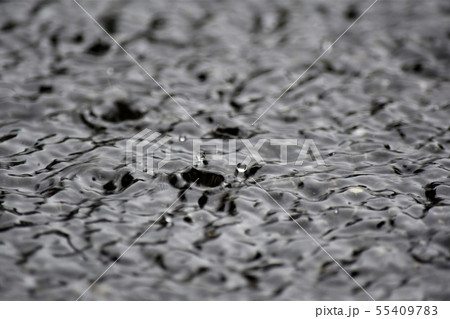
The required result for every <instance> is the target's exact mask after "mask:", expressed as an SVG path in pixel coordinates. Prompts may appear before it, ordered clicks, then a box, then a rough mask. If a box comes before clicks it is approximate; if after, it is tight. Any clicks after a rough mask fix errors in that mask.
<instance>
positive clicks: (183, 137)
mask: <svg viewBox="0 0 450 319" xmlns="http://www.w3.org/2000/svg"><path fill="white" fill-rule="evenodd" d="M178 140H179V141H180V142H184V141H186V136H184V135H181V136H180V137H179V138H178Z"/></svg>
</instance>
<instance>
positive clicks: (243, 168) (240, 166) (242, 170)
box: [236, 163, 247, 173]
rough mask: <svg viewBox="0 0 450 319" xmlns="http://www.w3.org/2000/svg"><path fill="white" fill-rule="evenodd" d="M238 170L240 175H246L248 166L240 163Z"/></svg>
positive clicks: (237, 166)
mask: <svg viewBox="0 0 450 319" xmlns="http://www.w3.org/2000/svg"><path fill="white" fill-rule="evenodd" d="M236 170H237V171H238V172H239V173H244V172H245V171H246V170H247V165H245V164H243V163H239V164H237V165H236Z"/></svg>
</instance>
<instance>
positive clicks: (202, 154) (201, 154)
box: [196, 152, 207, 164]
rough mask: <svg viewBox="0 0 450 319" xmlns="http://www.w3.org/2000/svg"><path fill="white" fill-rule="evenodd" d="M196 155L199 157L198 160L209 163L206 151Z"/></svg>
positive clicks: (201, 162)
mask: <svg viewBox="0 0 450 319" xmlns="http://www.w3.org/2000/svg"><path fill="white" fill-rule="evenodd" d="M196 157H197V161H198V162H199V163H200V164H207V161H206V155H205V153H204V152H200V153H198V154H197V156H196Z"/></svg>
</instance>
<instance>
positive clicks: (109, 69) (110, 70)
mask: <svg viewBox="0 0 450 319" xmlns="http://www.w3.org/2000/svg"><path fill="white" fill-rule="evenodd" d="M106 74H107V75H109V76H111V75H113V74H114V69H113V68H107V69H106Z"/></svg>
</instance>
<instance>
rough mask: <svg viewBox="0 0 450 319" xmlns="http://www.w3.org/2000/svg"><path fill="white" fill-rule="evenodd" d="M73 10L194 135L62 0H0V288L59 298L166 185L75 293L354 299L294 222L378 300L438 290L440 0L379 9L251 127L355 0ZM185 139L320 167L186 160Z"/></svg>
mask: <svg viewBox="0 0 450 319" xmlns="http://www.w3.org/2000/svg"><path fill="white" fill-rule="evenodd" d="M80 3H81V4H82V5H83V6H84V7H85V8H86V9H87V10H88V11H89V12H90V13H91V14H92V15H93V16H94V17H95V18H96V19H98V21H99V23H100V24H102V25H103V26H104V27H105V29H106V30H107V31H108V32H110V33H111V34H112V35H113V37H114V38H115V39H117V41H119V42H120V43H122V44H123V46H124V48H125V49H126V50H127V51H129V52H130V53H131V54H132V55H133V56H135V57H136V59H137V60H138V61H139V63H140V64H141V65H142V66H144V67H145V68H146V69H147V70H148V72H149V73H150V74H151V75H152V76H154V78H155V79H156V80H157V81H158V82H159V83H161V84H162V85H163V86H164V87H165V88H166V89H167V91H168V92H169V93H170V94H171V95H172V96H173V97H174V98H175V99H176V100H177V101H179V102H180V104H181V105H182V106H183V107H184V108H185V109H186V110H187V111H188V112H189V114H191V115H192V116H193V118H194V119H195V120H196V121H197V122H198V123H199V124H200V127H198V126H197V125H195V123H194V122H193V121H192V120H191V119H190V118H189V117H188V116H187V115H186V114H185V113H184V112H183V111H182V110H181V109H180V108H179V107H178V106H177V105H176V104H175V103H174V102H173V101H172V100H171V99H170V98H168V97H167V95H166V94H165V93H164V92H163V91H162V90H161V89H160V88H159V87H158V86H157V85H156V84H155V82H153V81H152V80H151V79H150V78H149V77H148V76H147V75H146V74H145V73H143V72H142V70H140V69H139V67H138V66H136V64H135V63H133V62H132V61H130V59H129V58H128V57H127V56H126V54H125V53H124V52H123V51H121V50H120V48H118V47H117V46H116V45H115V44H114V43H113V42H112V41H111V39H110V38H108V36H107V35H106V34H105V33H103V32H102V31H101V30H100V29H99V27H98V26H97V25H95V23H94V22H93V21H91V20H90V19H89V17H88V16H87V15H86V14H85V13H84V12H83V11H82V10H81V9H80V8H79V7H78V6H77V5H76V4H75V3H74V2H73V1H69V0H67V1H38V0H27V1H25V0H19V1H18V0H14V1H13V0H3V1H0V11H1V12H2V13H1V15H0V69H1V73H0V107H1V112H2V113H1V115H2V116H1V118H0V299H2V300H75V299H77V298H78V297H79V296H80V294H81V293H82V292H83V291H84V290H85V289H86V288H87V287H88V286H89V285H90V284H91V283H92V282H93V281H94V280H95V279H96V278H97V277H98V276H99V275H100V274H101V273H102V272H103V271H104V270H105V269H106V268H107V267H108V266H109V265H111V263H112V262H114V261H115V260H116V259H117V258H118V257H119V256H120V255H121V254H122V252H123V251H124V250H125V249H126V248H127V247H128V246H129V245H130V244H131V243H132V242H133V241H134V240H135V239H136V238H137V237H138V236H139V235H140V234H141V233H142V232H143V231H144V230H145V229H146V228H147V227H148V226H149V225H151V224H152V223H153V222H155V221H156V220H157V218H158V217H159V216H160V215H161V214H162V213H163V212H164V211H165V210H167V209H168V208H169V206H170V205H171V204H172V203H173V202H174V201H175V200H176V199H177V197H179V196H180V195H182V196H181V199H180V200H179V201H177V202H176V203H175V204H174V205H173V206H172V207H170V208H169V210H168V211H167V213H166V214H165V215H164V216H163V217H162V218H161V219H159V220H158V221H157V223H156V224H155V225H154V226H153V227H152V228H151V229H150V230H149V231H148V232H147V233H146V234H145V235H144V236H143V237H142V238H141V239H140V240H139V241H138V242H137V243H136V244H135V245H134V246H133V247H132V248H131V249H130V250H129V251H128V252H127V253H126V254H125V255H124V256H123V257H122V258H121V259H120V260H119V261H118V262H117V263H116V264H115V265H114V266H113V267H112V268H111V269H110V270H109V271H108V272H107V273H106V274H105V276H103V277H102V278H101V279H100V280H99V281H98V282H97V283H96V284H95V285H94V286H93V287H92V288H91V289H90V290H89V291H88V292H87V293H86V294H85V295H84V296H83V298H82V299H83V300H120V299H123V300H223V299H227V300H312V299H313V300H316V299H318V300H330V299H331V300H369V296H368V295H367V294H366V293H365V292H364V291H363V290H362V289H360V288H359V287H358V286H357V285H356V284H355V282H354V281H353V280H352V279H351V278H349V276H347V275H346V274H345V272H344V271H342V270H341V269H340V268H339V266H338V265H337V264H336V263H334V262H333V260H331V259H330V257H329V256H327V255H326V254H325V253H324V251H323V250H321V249H320V248H319V247H318V246H317V245H316V244H315V243H314V242H313V241H312V240H311V238H310V237H308V235H307V234H306V233H305V232H304V231H302V229H301V228H300V227H299V225H301V226H302V227H303V228H304V229H305V230H306V231H307V232H308V233H309V234H310V235H311V236H313V237H314V238H316V239H317V241H318V242H319V243H320V244H321V245H322V246H323V247H324V248H325V249H326V251H328V252H329V253H330V255H332V256H333V258H335V259H336V261H338V262H339V263H340V264H341V265H342V267H344V268H345V270H346V271H347V272H348V273H349V274H350V275H351V276H352V277H353V278H354V279H355V280H356V281H357V282H359V283H360V284H361V286H362V287H363V288H364V289H365V290H367V292H368V293H370V295H372V296H373V298H375V299H377V300H405V299H407V300H448V299H449V298H450V285H449V284H448V283H449V281H450V250H449V249H450V230H449V225H450V157H449V154H450V152H449V148H450V132H449V131H450V101H449V100H450V82H449V74H450V73H449V70H450V68H449V66H450V44H449V37H450V5H449V3H448V1H446V0H430V1H419V0H408V1H406V0H399V1H397V0H396V1H386V0H380V1H379V2H378V3H377V4H375V5H374V7H373V8H372V9H371V10H370V11H369V12H368V13H367V14H366V15H365V16H364V17H363V18H361V20H360V21H359V22H358V23H357V24H356V25H355V26H354V27H353V28H352V29H351V30H350V31H349V32H348V33H347V34H346V35H345V36H343V37H342V38H341V39H340V40H339V41H338V42H337V44H336V45H335V46H333V48H332V49H331V50H330V52H328V53H327V54H326V55H324V56H323V58H322V59H321V60H320V61H319V62H318V63H317V64H315V65H314V67H312V68H311V69H310V70H309V71H308V72H307V73H306V74H305V76H304V77H302V78H301V79H300V81H298V83H297V84H296V85H295V86H293V87H292V89H291V90H290V91H289V92H287V93H286V95H284V96H283V97H282V98H281V99H280V100H279V101H278V102H277V104H276V105H274V107H273V108H271V110H270V111H268V112H267V113H266V114H265V115H264V116H263V117H261V119H260V120H259V121H257V122H256V124H255V125H251V123H253V122H254V121H255V120H256V119H257V117H258V116H259V115H260V114H261V113H262V112H263V111H264V110H265V109H266V108H267V107H268V106H269V105H270V104H271V103H272V102H273V101H274V100H275V99H276V98H277V97H278V96H279V95H280V94H281V93H282V92H283V90H285V89H286V88H287V87H288V86H289V85H290V84H291V83H292V82H294V80H295V79H296V78H297V77H298V76H299V75H300V74H301V73H302V72H303V71H304V70H305V69H306V68H307V67H308V66H309V65H310V64H311V63H312V62H313V61H314V60H315V59H316V58H317V57H318V56H319V55H320V54H321V53H322V52H323V50H324V49H326V48H327V47H328V46H329V45H330V44H331V43H332V42H333V41H334V40H335V39H336V38H337V37H338V36H339V35H340V34H341V33H342V32H343V31H344V30H345V29H346V28H347V27H348V26H349V25H350V24H351V23H352V22H353V21H354V20H355V19H356V18H357V17H358V16H359V15H360V14H361V13H362V12H363V11H364V10H365V9H366V8H367V7H368V6H369V5H370V4H371V3H372V1H348V0H339V1H300V0H281V1H276V2H275V1H269V0H261V1H252V0H246V1H242V0H231V1H193V0H183V1H181V0H174V1H166V0H151V1H144V0H134V1H91V0H87V1H80ZM144 128H149V129H151V130H153V131H157V132H160V133H163V134H166V135H168V136H172V137H173V138H174V139H173V141H174V142H173V146H174V147H176V149H177V153H176V156H175V159H174V160H173V162H171V163H170V165H166V166H164V167H163V168H162V169H161V170H159V171H157V172H156V174H154V175H150V174H145V173H142V172H139V171H134V170H132V169H131V168H130V167H129V165H127V163H126V161H125V143H126V140H127V139H128V138H130V137H131V136H133V135H134V134H136V133H138V132H139V131H141V130H142V129H144ZM180 136H182V137H185V138H186V141H185V142H184V143H183V138H182V139H181V141H180V139H179V137H180ZM193 138H205V139H206V138H224V139H230V138H231V139H241V138H249V139H250V140H251V141H253V142H255V141H256V140H257V139H261V138H265V139H268V138H293V139H313V140H314V142H315V144H316V145H317V147H318V148H319V150H320V153H321V154H322V156H323V159H324V161H325V163H326V165H324V166H317V165H316V164H315V163H314V161H310V162H307V163H305V164H304V165H302V166H297V165H294V164H293V163H289V164H288V165H279V163H278V162H277V158H276V156H275V155H274V154H272V155H270V154H268V156H269V157H268V158H266V159H267V161H266V163H265V164H263V165H260V166H253V169H248V170H247V171H246V173H244V174H236V171H235V169H236V168H235V167H234V166H227V165H214V163H212V162H209V163H207V164H205V165H202V166H201V167H193V163H192V159H191V158H192V154H191V153H190V152H189V147H188V146H187V145H189V141H192V139H193ZM291 155H292V154H291ZM271 156H272V157H271ZM194 178H195V179H197V178H199V179H200V180H201V181H202V182H201V183H195V184H193V183H192V182H193V179H194ZM217 181H219V182H217ZM255 181H256V182H257V183H258V184H259V185H260V186H261V187H263V188H264V189H265V190H267V191H268V192H269V194H270V196H269V195H268V194H267V193H266V192H265V191H264V190H262V189H261V188H260V187H259V185H258V184H257V183H256V182H255ZM189 186H191V187H190V188H189V189H187V187H189ZM271 197H273V199H274V200H275V201H277V202H278V203H280V205H281V206H282V207H283V208H284V209H285V210H286V211H287V212H288V213H289V214H290V215H291V216H292V217H293V218H294V219H295V221H296V222H297V223H298V224H299V225H297V224H296V223H295V222H294V221H293V220H292V219H290V217H289V216H288V215H287V214H286V213H285V212H284V211H283V210H282V209H281V208H280V207H279V206H278V205H277V204H276V203H275V201H274V200H273V199H272V198H271Z"/></svg>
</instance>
